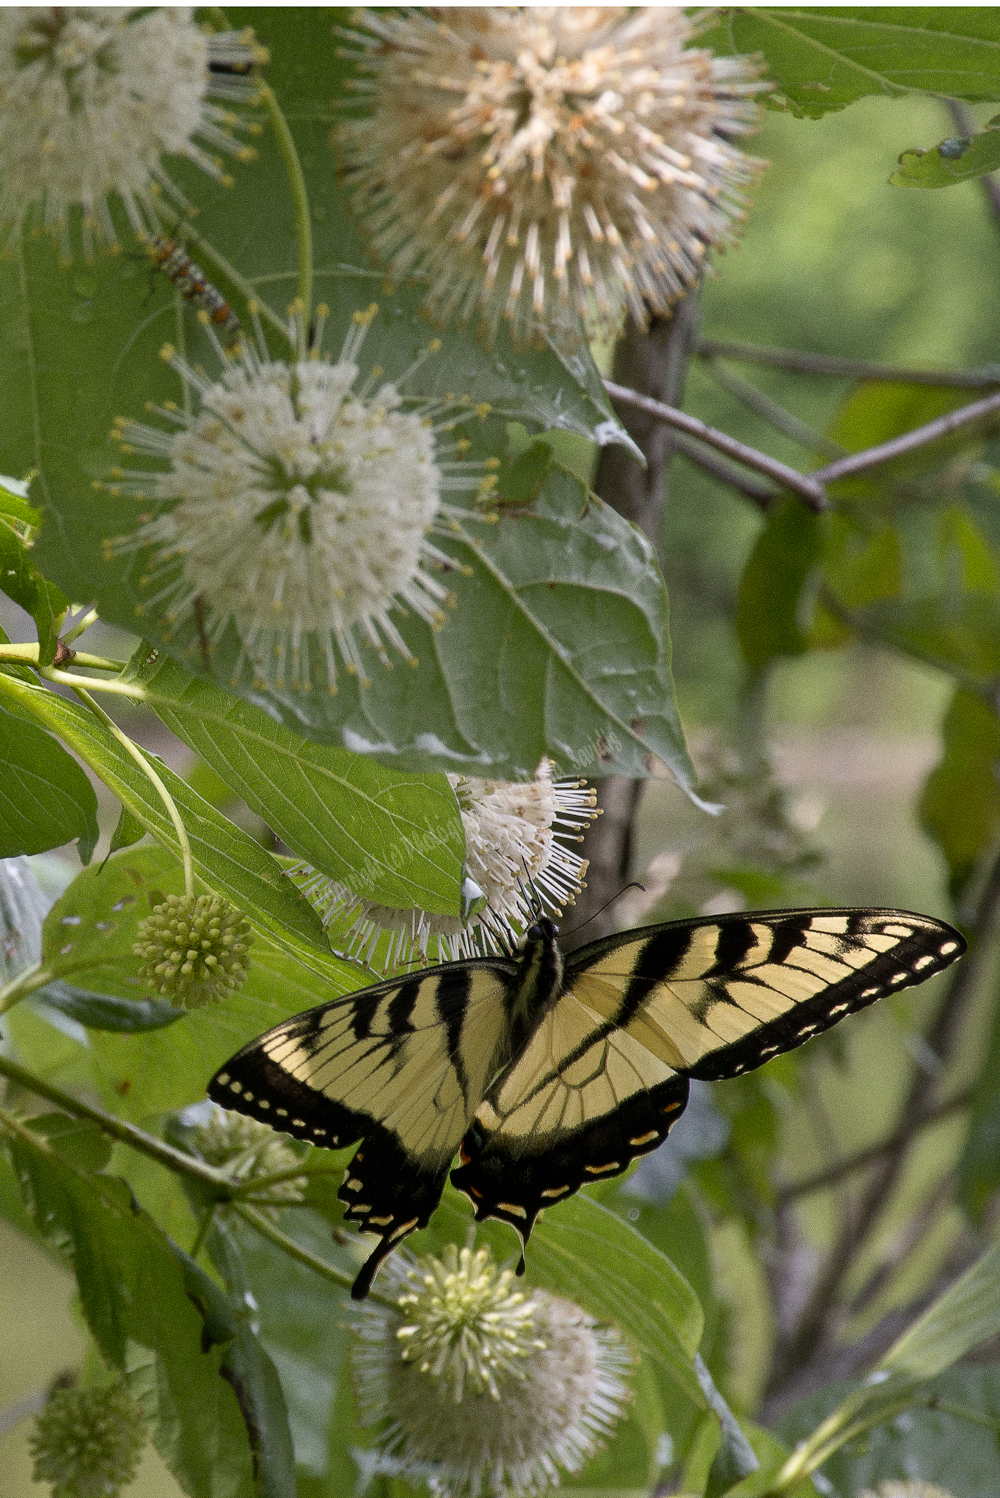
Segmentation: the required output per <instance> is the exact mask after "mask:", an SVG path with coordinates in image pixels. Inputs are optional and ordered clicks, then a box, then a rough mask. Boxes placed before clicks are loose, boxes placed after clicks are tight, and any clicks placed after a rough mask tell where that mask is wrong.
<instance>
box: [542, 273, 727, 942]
mask: <svg viewBox="0 0 1000 1498" xmlns="http://www.w3.org/2000/svg"><path fill="white" fill-rule="evenodd" d="M697 322H698V299H697V295H696V294H694V293H690V294H689V295H688V296H686V297H685V298H684V300H683V301H682V302H680V303H679V304H678V306H677V307H676V308H675V309H674V315H673V317H671V318H669V319H664V318H653V319H652V321H651V322H650V326H649V331H648V333H645V332H643V331H642V330H641V329H640V328H637V327H636V326H635V324H634V323H632V322H631V321H629V322H628V323H627V324H626V326H625V328H624V330H623V332H622V336H621V338H620V339H619V341H618V344H617V346H616V348H615V359H614V377H615V380H616V381H621V382H625V381H627V382H628V385H629V386H630V387H635V388H637V389H638V390H639V391H644V392H647V393H648V394H649V395H650V396H655V397H657V399H658V400H659V399H662V400H666V401H668V402H670V403H671V404H674V403H676V402H680V401H681V400H683V398H684V380H685V376H686V373H687V366H688V361H689V358H690V353H691V347H692V344H693V342H694V338H695V335H696V333H697ZM630 393H633V391H632V390H630ZM612 401H613V403H614V404H615V406H616V408H617V409H618V415H619V416H620V418H621V420H622V423H623V425H624V426H625V428H626V429H627V431H628V433H629V435H630V436H631V438H632V440H633V441H634V442H635V443H636V445H637V446H638V447H639V448H640V450H641V451H642V453H643V455H644V457H645V459H646V467H645V468H642V467H641V466H640V464H638V463H637V462H636V461H635V459H634V458H632V457H630V456H629V454H628V453H627V452H626V451H625V449H624V448H622V447H618V446H608V447H605V448H603V449H602V450H601V457H600V462H599V463H598V468H597V474H596V476H595V478H594V489H595V491H596V493H597V494H599V495H600V497H601V498H602V499H603V500H604V501H605V503H606V504H609V505H611V506H612V507H613V508H614V509H616V510H617V511H618V512H619V514H621V515H624V516H625V517H626V519H628V520H631V521H633V522H634V523H635V524H636V525H638V526H639V527H640V528H641V529H642V530H643V531H644V532H645V534H646V535H647V536H648V537H649V539H650V541H651V542H652V543H653V545H654V546H658V542H659V535H660V525H661V521H662V518H663V511H664V507H665V505H666V503H667V498H668V494H669V485H670V468H671V460H672V458H673V455H674V453H675V451H677V449H678V435H677V433H676V432H675V431H674V430H673V429H672V428H670V427H668V426H666V425H664V423H663V422H661V421H659V420H658V419H655V418H654V417H651V416H650V414H649V413H648V412H647V411H645V410H644V409H642V407H641V406H640V407H636V406H635V405H634V404H631V405H628V406H625V405H624V404H622V405H621V407H620V408H618V403H617V402H615V401H614V397H613V396H612ZM654 404H656V401H654ZM695 461H697V459H695ZM641 788H642V782H641V781H638V780H630V779H629V778H628V777H626V776H620V775H611V776H608V777H607V778H606V779H605V780H602V781H600V782H598V785H597V798H598V803H599V804H600V806H601V808H602V809H603V812H604V815H603V816H602V817H599V818H598V820H597V821H596V822H595V823H594V824H593V825H592V826H591V827H590V828H589V829H588V830H587V833H586V835H585V837H584V846H583V848H582V850H581V851H582V853H583V856H584V857H585V858H587V859H589V861H590V867H589V869H588V870H587V888H586V889H585V890H584V891H583V893H582V894H581V895H580V896H579V897H578V898H577V901H576V905H575V907H574V910H573V916H574V920H573V924H574V928H575V929H576V930H578V931H579V932H580V935H579V940H580V941H587V940H590V939H592V938H594V937H597V936H601V935H604V934H606V933H607V932H609V931H613V930H615V929H616V927H617V925H618V921H617V919H616V910H615V906H614V904H613V903H611V902H614V900H615V898H616V897H617V896H618V895H620V894H621V892H622V889H623V887H624V886H625V884H626V883H627V882H628V880H629V878H630V876H631V863H632V819H633V816H634V814H635V808H636V805H637V804H638V800H639V794H640V791H641ZM605 906H607V907H608V908H607V909H604V908H603V907H605ZM598 912H600V914H598ZM587 922H589V923H590V924H589V925H588V926H587V929H586V931H584V930H582V929H581V928H582V927H583V925H584V923H587ZM573 942H574V939H573V938H570V939H569V941H568V942H567V946H572V945H573Z"/></svg>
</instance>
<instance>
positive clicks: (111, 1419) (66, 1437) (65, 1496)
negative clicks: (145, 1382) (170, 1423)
mask: <svg viewBox="0 0 1000 1498" xmlns="http://www.w3.org/2000/svg"><path fill="white" fill-rule="evenodd" d="M146 1434H147V1431H146V1421H145V1417H144V1416H143V1413H142V1410H141V1409H140V1407H139V1406H138V1405H137V1404H136V1402H135V1400H134V1399H133V1398H132V1397H131V1395H130V1394H129V1393H128V1392H127V1390H126V1389H125V1388H124V1386H123V1385H122V1384H120V1383H115V1384H108V1385H105V1386H103V1387H93V1388H88V1389H79V1388H77V1387H76V1386H75V1384H74V1383H73V1382H68V1381H67V1382H63V1383H61V1385H60V1384H57V1385H56V1387H54V1388H53V1389H52V1391H51V1393H50V1394H49V1397H48V1399H47V1401H46V1403H45V1406H44V1408H43V1409H42V1410H41V1412H40V1413H39V1414H38V1415H37V1416H36V1417H35V1428H34V1432H33V1434H32V1436H31V1445H30V1449H31V1455H32V1457H33V1458H34V1463H35V1467H34V1474H33V1475H34V1479H35V1481H36V1482H48V1483H51V1484H52V1498H116V1494H118V1493H119V1492H120V1491H121V1489H122V1488H124V1487H128V1485H129V1484H130V1483H131V1482H132V1481H133V1480H134V1478H135V1475H136V1473H137V1472H138V1470H139V1459H140V1457H141V1455H142V1448H143V1447H144V1446H145V1444H146Z"/></svg>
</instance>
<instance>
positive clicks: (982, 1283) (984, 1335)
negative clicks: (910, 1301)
mask: <svg viewBox="0 0 1000 1498" xmlns="http://www.w3.org/2000/svg"><path fill="white" fill-rule="evenodd" d="M998 1332H1000V1246H998V1247H994V1248H991V1249H988V1250H987V1252H986V1253H984V1254H983V1256H982V1258H980V1259H977V1261H976V1263H975V1264H973V1266H972V1268H971V1269H968V1270H966V1272H965V1274H963V1275H962V1276H961V1278H960V1279H957V1280H956V1281H955V1283H954V1284H953V1285H951V1286H950V1287H949V1288H948V1289H947V1290H946V1291H945V1292H944V1294H943V1295H941V1296H939V1298H938V1299H937V1300H936V1301H935V1302H934V1303H933V1305H931V1306H930V1307H929V1308H928V1309H927V1310H926V1311H925V1312H924V1314H923V1315H922V1316H921V1317H920V1318H919V1320H918V1321H916V1322H915V1323H914V1324H913V1326H911V1327H910V1329H909V1331H907V1332H904V1333H903V1335H902V1336H901V1337H900V1338H899V1340H898V1341H897V1342H895V1343H893V1345H892V1347H891V1348H890V1349H889V1351H888V1352H887V1353H886V1355H885V1357H884V1358H883V1359H882V1362H881V1364H880V1367H881V1368H884V1369H887V1370H888V1371H889V1372H890V1373H891V1374H893V1375H895V1376H897V1377H903V1378H912V1379H919V1380H923V1379H927V1378H933V1377H934V1375H935V1374H936V1373H942V1372H943V1371H944V1369H945V1368H948V1367H950V1366H951V1364H952V1363H956V1362H957V1361H958V1359H959V1358H961V1357H964V1356H965V1354H966V1353H967V1352H971V1351H972V1349H973V1348H974V1347H978V1346H979V1345H980V1344H981V1343H982V1342H985V1341H987V1340H988V1339H989V1338H990V1337H995V1336H996V1335H997V1333H998Z"/></svg>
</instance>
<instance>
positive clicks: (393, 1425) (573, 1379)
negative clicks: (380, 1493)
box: [352, 1244, 631, 1498]
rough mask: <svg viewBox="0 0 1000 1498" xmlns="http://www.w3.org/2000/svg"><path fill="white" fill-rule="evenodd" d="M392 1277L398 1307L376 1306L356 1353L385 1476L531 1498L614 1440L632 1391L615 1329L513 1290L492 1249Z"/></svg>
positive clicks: (397, 1269) (393, 1269)
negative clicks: (609, 1439) (600, 1326)
mask: <svg viewBox="0 0 1000 1498" xmlns="http://www.w3.org/2000/svg"><path fill="white" fill-rule="evenodd" d="M401 1260H402V1263H401V1262H400V1261H401ZM383 1272H384V1273H385V1275H386V1282H387V1284H388V1285H389V1286H390V1287H391V1288H390V1289H389V1292H388V1293H389V1295H390V1296H392V1297H394V1298H395V1299H396V1305H397V1309H395V1310H387V1309H384V1308H382V1307H381V1306H376V1305H372V1304H371V1302H369V1303H368V1304H367V1305H366V1306H365V1309H364V1310H363V1311H362V1312H361V1313H360V1315H359V1319H358V1323H357V1330H356V1337H355V1346H354V1350H353V1353H352V1372H353V1377H354V1386H355V1392H356V1394H357V1399H358V1405H359V1409H360V1416H361V1420H362V1422H363V1423H364V1424H367V1425H376V1424H377V1425H378V1426H379V1429H378V1431H377V1434H376V1444H375V1448H374V1456H371V1455H369V1461H370V1462H371V1463H372V1465H373V1468H374V1471H376V1472H379V1471H381V1472H385V1473H389V1474H391V1475H393V1476H402V1477H404V1478H408V1479H409V1480H411V1481H414V1482H419V1481H421V1480H423V1481H426V1483H427V1485H428V1487H429V1488H430V1491H431V1492H432V1493H433V1494H435V1495H436V1498H479V1495H480V1493H482V1492H484V1491H485V1492H486V1493H489V1494H491V1495H493V1498H507V1495H517V1498H526V1495H529V1494H535V1493H542V1492H547V1491H548V1490H549V1489H550V1488H551V1487H554V1486H557V1485H558V1482H559V1468H560V1467H561V1468H562V1469H563V1470H564V1471H566V1472H579V1471H580V1469H581V1468H582V1467H583V1466H584V1464H585V1463H586V1462H587V1461H588V1460H589V1458H590V1457H592V1456H593V1455H594V1453H595V1451H597V1449H598V1448H599V1447H600V1446H601V1445H603V1444H604V1442H605V1440H606V1439H607V1438H608V1436H609V1435H610V1434H611V1431H612V1430H613V1428H614V1426H615V1425H616V1424H617V1422H618V1421H619V1420H620V1419H621V1416H622V1414H623V1413H624V1411H625V1408H626V1405H627V1404H628V1401H629V1399H630V1397H631V1394H630V1390H629V1388H628V1385H627V1384H626V1382H625V1379H624V1374H625V1372H626V1371H627V1369H628V1368H629V1366H630V1363H631V1359H630V1357H629V1354H628V1351H627V1349H626V1348H625V1346H624V1344H623V1342H622V1341H621V1338H620V1337H619V1336H618V1333H617V1332H615V1331H613V1330H611V1329H604V1328H599V1327H598V1326H597V1324H596V1323H595V1321H594V1320H593V1318H592V1317H591V1316H588V1315H587V1313H586V1312H585V1311H582V1310H581V1309H580V1307H579V1306H577V1305H574V1304H573V1303H572V1302H571V1301H568V1300H562V1299H560V1298H559V1297H558V1296H554V1295H548V1294H546V1293H545V1292H544V1291H541V1290H536V1291H534V1293H533V1294H531V1295H525V1294H524V1293H523V1292H522V1291H519V1290H515V1289H514V1276H513V1273H512V1272H511V1270H509V1269H504V1270H500V1269H498V1268H497V1267H496V1265H495V1264H493V1263H492V1261H491V1259H490V1256H489V1254H488V1252H487V1251H486V1250H485V1249H480V1250H479V1252H478V1253H475V1254H473V1253H472V1252H471V1250H470V1249H468V1248H463V1249H462V1250H461V1251H460V1252H459V1251H458V1250H457V1249H456V1248H455V1247H454V1245H452V1244H449V1245H448V1247H447V1248H446V1249H445V1250H444V1253H443V1254H442V1256H441V1258H440V1259H437V1258H434V1257H433V1256H430V1255H428V1256H427V1257H425V1258H422V1259H418V1260H417V1261H416V1262H415V1263H411V1264H410V1265H409V1266H408V1265H407V1263H406V1258H405V1256H404V1255H395V1256H394V1257H393V1258H392V1259H391V1260H389V1262H388V1264H387V1265H386V1268H385V1270H384V1271H383Z"/></svg>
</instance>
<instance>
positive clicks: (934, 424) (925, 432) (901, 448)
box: [812, 392, 1000, 484]
mask: <svg viewBox="0 0 1000 1498" xmlns="http://www.w3.org/2000/svg"><path fill="white" fill-rule="evenodd" d="M997 412H1000V392H998V393H997V394H995V395H987V396H984V397H983V399H982V400H979V401H973V402H972V404H971V405H968V406H959V408H958V410H957V411H949V412H948V414H947V416H939V417H938V418H937V420H936V421H928V422H925V423H924V425H923V426H920V427H914V429H913V431H912V432H904V433H903V435H902V436H901V437H893V438H892V440H891V441H889V442H880V443H879V444H878V446H876V447H866V448H865V449H864V451H863V452H859V453H850V454H849V455H848V456H847V457H846V458H838V459H837V460H836V462H834V463H828V464H827V465H826V467H825V468H817V469H816V471H815V473H813V475H812V478H813V480H814V482H816V483H820V484H832V483H833V481H834V480H835V479H841V478H847V477H848V475H849V474H852V473H865V472H867V470H868V469H869V468H876V467H878V466H879V464H881V463H889V462H891V461H892V459H893V458H900V457H903V455H904V454H906V453H910V452H913V451H914V449H915V448H918V447H926V445H927V444H928V443H929V442H936V441H937V440H938V438H939V437H947V436H949V435H950V434H951V433H952V432H957V431H958V430H959V428H960V427H963V426H968V425H969V424H970V423H971V422H974V421H979V420H981V419H982V418H983V417H986V416H992V415H994V414H995V413H997Z"/></svg>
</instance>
